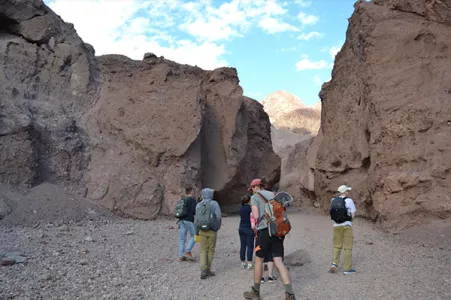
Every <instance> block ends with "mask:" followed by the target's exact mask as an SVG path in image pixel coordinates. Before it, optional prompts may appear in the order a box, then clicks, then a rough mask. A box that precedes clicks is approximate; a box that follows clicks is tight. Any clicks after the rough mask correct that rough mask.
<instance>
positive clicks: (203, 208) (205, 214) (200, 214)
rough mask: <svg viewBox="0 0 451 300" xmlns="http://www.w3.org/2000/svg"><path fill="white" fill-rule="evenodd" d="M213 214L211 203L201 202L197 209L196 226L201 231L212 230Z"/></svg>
mask: <svg viewBox="0 0 451 300" xmlns="http://www.w3.org/2000/svg"><path fill="white" fill-rule="evenodd" d="M212 220H213V213H212V209H211V202H201V203H199V205H198V206H197V207H196V226H197V228H198V229H199V230H210V229H211V226H212Z"/></svg>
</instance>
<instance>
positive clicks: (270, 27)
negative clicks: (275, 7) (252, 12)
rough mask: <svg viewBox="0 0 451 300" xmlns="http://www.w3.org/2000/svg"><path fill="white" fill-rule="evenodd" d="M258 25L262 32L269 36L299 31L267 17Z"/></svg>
mask: <svg viewBox="0 0 451 300" xmlns="http://www.w3.org/2000/svg"><path fill="white" fill-rule="evenodd" d="M258 24H259V26H260V27H261V28H262V29H263V30H265V31H266V32H268V33H270V34H273V33H278V32H285V31H299V29H298V28H297V27H295V26H293V25H290V24H288V23H285V22H283V21H279V20H278V19H276V18H273V17H269V16H266V17H264V18H263V19H261V20H260V22H259V23H258Z"/></svg>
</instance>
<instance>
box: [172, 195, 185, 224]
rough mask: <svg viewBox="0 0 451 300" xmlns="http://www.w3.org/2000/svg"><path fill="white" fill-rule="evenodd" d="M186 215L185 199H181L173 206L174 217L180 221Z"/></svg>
mask: <svg viewBox="0 0 451 300" xmlns="http://www.w3.org/2000/svg"><path fill="white" fill-rule="evenodd" d="M187 215H188V206H187V205H186V198H183V199H182V200H180V201H179V202H177V204H176V205H175V209H174V217H176V218H177V219H181V218H183V217H186V216H187Z"/></svg>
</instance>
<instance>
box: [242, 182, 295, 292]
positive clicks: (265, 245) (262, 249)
mask: <svg viewBox="0 0 451 300" xmlns="http://www.w3.org/2000/svg"><path fill="white" fill-rule="evenodd" d="M249 191H250V192H252V193H253V195H252V197H251V206H252V215H253V217H254V218H255V219H256V220H258V224H257V239H256V240H257V241H256V243H255V265H254V285H253V286H252V288H251V290H250V291H246V292H244V293H243V296H244V298H245V299H248V300H260V283H261V279H262V277H263V263H264V260H265V257H266V256H267V255H268V253H270V254H271V255H272V259H273V261H274V266H275V267H276V268H277V270H278V271H279V273H280V278H281V279H282V282H283V284H284V287H285V300H292V299H296V297H295V295H294V292H293V287H292V285H291V278H290V273H289V271H288V269H287V267H286V266H285V264H284V263H283V255H284V249H283V239H282V238H279V237H276V236H269V231H268V227H267V225H266V220H265V219H264V212H265V201H264V200H263V199H262V198H261V197H260V196H259V195H258V193H260V195H261V196H263V197H265V198H266V199H267V200H271V199H273V198H274V193H273V192H270V191H267V190H265V189H264V185H263V183H262V180H261V179H254V180H252V182H251V186H250V188H249Z"/></svg>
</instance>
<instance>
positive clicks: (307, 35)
mask: <svg viewBox="0 0 451 300" xmlns="http://www.w3.org/2000/svg"><path fill="white" fill-rule="evenodd" d="M323 36H324V34H322V33H319V32H317V31H312V32H309V33H302V34H301V35H300V36H298V39H299V40H304V41H308V40H310V39H311V38H314V37H317V38H322V37H323Z"/></svg>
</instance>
